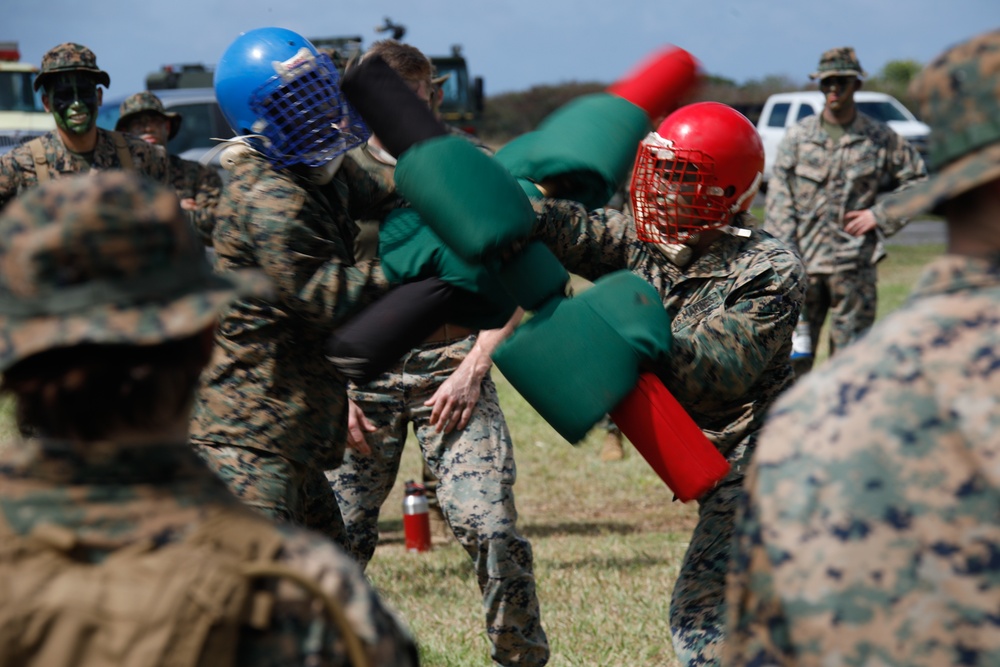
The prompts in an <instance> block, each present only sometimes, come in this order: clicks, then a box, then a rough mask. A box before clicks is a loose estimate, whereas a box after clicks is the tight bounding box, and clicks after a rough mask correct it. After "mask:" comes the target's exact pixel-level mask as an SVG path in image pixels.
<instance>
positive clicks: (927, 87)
mask: <svg viewBox="0 0 1000 667" xmlns="http://www.w3.org/2000/svg"><path fill="white" fill-rule="evenodd" d="M910 95H911V96H912V97H913V99H914V100H916V102H917V104H918V105H919V108H920V116H921V118H923V119H924V120H925V121H926V122H927V123H928V124H929V125H930V126H931V128H932V131H931V136H930V142H929V155H928V162H929V164H930V167H931V168H932V170H933V171H934V175H933V177H932V178H931V179H930V180H928V181H927V182H926V183H922V184H920V185H919V186H917V187H914V188H911V189H909V190H907V191H905V192H903V193H900V194H899V195H897V196H894V197H892V198H891V199H890V201H888V202H887V203H886V208H887V209H888V210H889V212H890V213H892V214H893V215H914V214H915V213H919V212H921V211H938V208H939V206H940V204H942V203H943V202H945V201H947V200H948V199H950V198H951V197H954V196H955V195H958V194H961V193H963V192H966V191H967V190H970V189H972V188H974V187H975V186H977V185H980V184H982V183H986V182H987V181H990V180H993V179H994V178H996V177H997V176H998V175H1000V124H998V123H997V118H1000V30H994V31H992V32H988V33H984V34H982V35H979V36H977V37H975V38H974V39H971V40H968V41H967V42H964V43H962V44H959V45H958V46H956V47H955V48H953V49H950V50H948V51H947V52H945V53H943V54H942V55H941V56H939V57H938V58H935V59H934V60H933V61H932V62H931V63H930V64H928V65H927V67H926V68H925V69H924V70H923V71H922V72H921V73H920V74H919V75H918V76H917V77H916V78H915V79H914V80H913V82H912V83H911V84H910Z"/></svg>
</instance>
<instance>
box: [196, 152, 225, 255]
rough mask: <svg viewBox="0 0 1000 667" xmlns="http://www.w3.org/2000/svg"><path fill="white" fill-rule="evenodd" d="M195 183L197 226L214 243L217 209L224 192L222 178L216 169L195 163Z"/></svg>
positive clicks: (204, 237)
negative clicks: (213, 232)
mask: <svg viewBox="0 0 1000 667" xmlns="http://www.w3.org/2000/svg"><path fill="white" fill-rule="evenodd" d="M193 167H194V168H193V172H194V173H193V176H194V179H193V180H194V183H193V188H192V195H193V196H194V202H195V205H196V206H197V208H196V209H195V210H194V211H193V212H192V213H194V215H193V216H192V217H193V219H194V224H195V227H197V228H198V233H199V234H201V236H202V238H203V239H204V240H205V244H206V245H209V246H210V245H212V231H213V230H214V229H215V209H216V207H217V206H218V205H219V197H220V195H221V193H222V178H221V177H220V176H219V173H218V172H217V171H215V169H211V168H209V167H206V166H203V165H200V164H198V163H194V165H193Z"/></svg>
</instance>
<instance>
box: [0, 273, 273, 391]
mask: <svg viewBox="0 0 1000 667" xmlns="http://www.w3.org/2000/svg"><path fill="white" fill-rule="evenodd" d="M271 293H272V286H271V283H270V281H268V280H267V278H266V277H265V276H264V275H263V274H262V273H260V272H257V271H241V272H238V273H228V274H226V275H225V276H221V275H215V274H211V275H209V276H207V277H206V281H205V283H203V284H202V285H201V286H200V287H199V288H198V289H195V290H191V291H188V292H187V293H185V294H181V295H180V296H177V297H174V298H172V299H168V300H165V301H160V302H156V301H147V302H144V303H142V304H140V305H128V306H118V305H111V304H102V305H98V306H94V307H91V308H87V309H84V310H81V311H79V312H76V313H72V314H68V315H43V316H38V317H31V318H28V319H16V320H15V319H14V318H11V317H8V316H0V331H5V332H6V333H5V335H4V336H2V337H0V372H4V371H6V370H7V369H8V368H10V367H11V366H13V365H14V364H16V363H18V362H19V361H22V360H24V359H27V358H28V357H31V356H33V355H35V354H39V353H41V352H46V351H48V350H53V349H58V348H66V347H75V346H77V345H88V344H89V345H136V346H144V345H159V344H162V343H166V342H169V341H172V340H178V339H181V338H187V337H188V336H193V335H194V334H196V333H198V332H199V331H202V330H203V329H205V328H206V327H208V326H209V325H211V324H212V323H213V322H214V321H215V320H216V319H217V318H218V316H219V313H220V312H221V310H222V309H223V308H224V307H225V306H226V305H227V304H229V303H230V302H232V301H233V300H234V299H236V298H239V297H243V296H258V297H267V296H268V295H270V294H271Z"/></svg>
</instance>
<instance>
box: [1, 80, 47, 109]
mask: <svg viewBox="0 0 1000 667" xmlns="http://www.w3.org/2000/svg"><path fill="white" fill-rule="evenodd" d="M33 77H34V74H32V73H31V72H0V111H29V112H30V111H38V112H41V113H44V112H45V109H44V108H43V107H42V101H41V97H40V96H39V95H36V94H35V93H34V91H33V90H32V89H31V80H32V78H33Z"/></svg>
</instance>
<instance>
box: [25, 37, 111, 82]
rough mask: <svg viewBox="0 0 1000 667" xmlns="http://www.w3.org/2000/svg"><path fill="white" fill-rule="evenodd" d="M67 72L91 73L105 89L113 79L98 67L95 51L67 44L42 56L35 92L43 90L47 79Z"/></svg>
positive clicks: (79, 45) (54, 48) (55, 47)
mask: <svg viewBox="0 0 1000 667" xmlns="http://www.w3.org/2000/svg"><path fill="white" fill-rule="evenodd" d="M66 72H89V73H91V74H93V75H94V77H95V79H96V80H97V83H99V84H101V85H102V86H104V87H105V88H107V87H108V86H110V85H111V77H109V76H108V73H107V72H105V71H104V70H102V69H101V68H100V67H98V66H97V56H95V55H94V52H93V51H91V50H90V49H88V48H87V47H86V46H83V45H82V44H74V43H73V42H66V43H64V44H60V45H58V46H54V47H52V48H51V49H49V50H48V52H46V54H45V55H44V56H42V67H41V69H40V70H39V71H38V75H37V76H35V83H34V88H35V90H38V89H39V88H41V87H42V86H43V85H44V84H45V80H46V79H48V78H51V77H52V76H53V75H55V74H63V73H66Z"/></svg>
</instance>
